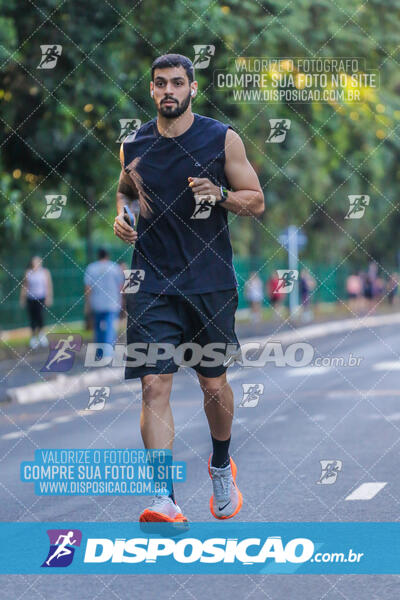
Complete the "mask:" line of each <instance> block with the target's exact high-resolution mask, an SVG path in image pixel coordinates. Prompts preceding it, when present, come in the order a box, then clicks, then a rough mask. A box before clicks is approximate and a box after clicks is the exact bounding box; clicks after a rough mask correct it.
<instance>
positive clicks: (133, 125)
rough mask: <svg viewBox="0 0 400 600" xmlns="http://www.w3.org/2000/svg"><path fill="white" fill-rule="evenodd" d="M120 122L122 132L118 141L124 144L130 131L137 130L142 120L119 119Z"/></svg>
mask: <svg viewBox="0 0 400 600" xmlns="http://www.w3.org/2000/svg"><path fill="white" fill-rule="evenodd" d="M119 124H120V127H121V133H120V134H119V136H118V139H117V140H116V141H117V142H118V143H119V144H122V142H123V141H124V139H125V138H126V136H127V135H128V133H132V132H135V131H137V130H138V129H139V128H140V126H141V124H142V121H141V120H140V119H119Z"/></svg>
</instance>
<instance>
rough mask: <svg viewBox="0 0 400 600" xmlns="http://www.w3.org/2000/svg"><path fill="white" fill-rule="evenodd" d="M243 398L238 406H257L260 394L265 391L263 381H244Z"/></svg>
mask: <svg viewBox="0 0 400 600" xmlns="http://www.w3.org/2000/svg"><path fill="white" fill-rule="evenodd" d="M242 388H243V398H242V401H241V402H240V404H238V406H242V407H245V408H253V407H254V406H257V404H258V401H259V399H260V396H262V394H263V393H264V384H263V383H242Z"/></svg>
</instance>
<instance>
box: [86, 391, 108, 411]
mask: <svg viewBox="0 0 400 600" xmlns="http://www.w3.org/2000/svg"><path fill="white" fill-rule="evenodd" d="M88 390H89V402H88V405H87V407H86V410H102V409H103V408H104V406H105V403H106V400H108V398H109V397H110V388H109V387H107V386H103V387H94V386H89V388H88Z"/></svg>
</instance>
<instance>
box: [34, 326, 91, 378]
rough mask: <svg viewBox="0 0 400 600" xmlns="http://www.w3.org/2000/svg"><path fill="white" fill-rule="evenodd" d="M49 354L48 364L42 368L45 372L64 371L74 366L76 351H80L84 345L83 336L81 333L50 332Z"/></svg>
mask: <svg viewBox="0 0 400 600" xmlns="http://www.w3.org/2000/svg"><path fill="white" fill-rule="evenodd" d="M48 338H50V345H49V356H48V358H47V361H46V364H45V365H44V367H42V368H41V369H40V371H41V372H42V373H43V372H45V373H49V372H52V373H63V372H65V371H69V370H70V369H71V368H72V365H73V364H74V360H75V353H76V352H79V350H80V349H81V346H82V337H81V336H80V335H76V334H75V335H67V336H65V335H63V336H60V334H56V335H54V334H51V333H50V334H49V335H48Z"/></svg>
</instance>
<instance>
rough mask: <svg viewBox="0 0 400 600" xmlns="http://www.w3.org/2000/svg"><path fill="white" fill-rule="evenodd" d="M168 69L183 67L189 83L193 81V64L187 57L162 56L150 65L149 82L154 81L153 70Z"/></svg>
mask: <svg viewBox="0 0 400 600" xmlns="http://www.w3.org/2000/svg"><path fill="white" fill-rule="evenodd" d="M169 67H183V68H184V69H185V71H186V75H187V76H188V79H189V83H192V82H193V80H194V67H193V63H192V61H191V60H190V58H188V57H187V56H183V55H182V54H163V55H162V56H159V57H158V58H156V60H155V61H154V62H153V64H152V65H151V80H152V81H154V71H155V69H168V68H169Z"/></svg>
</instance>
